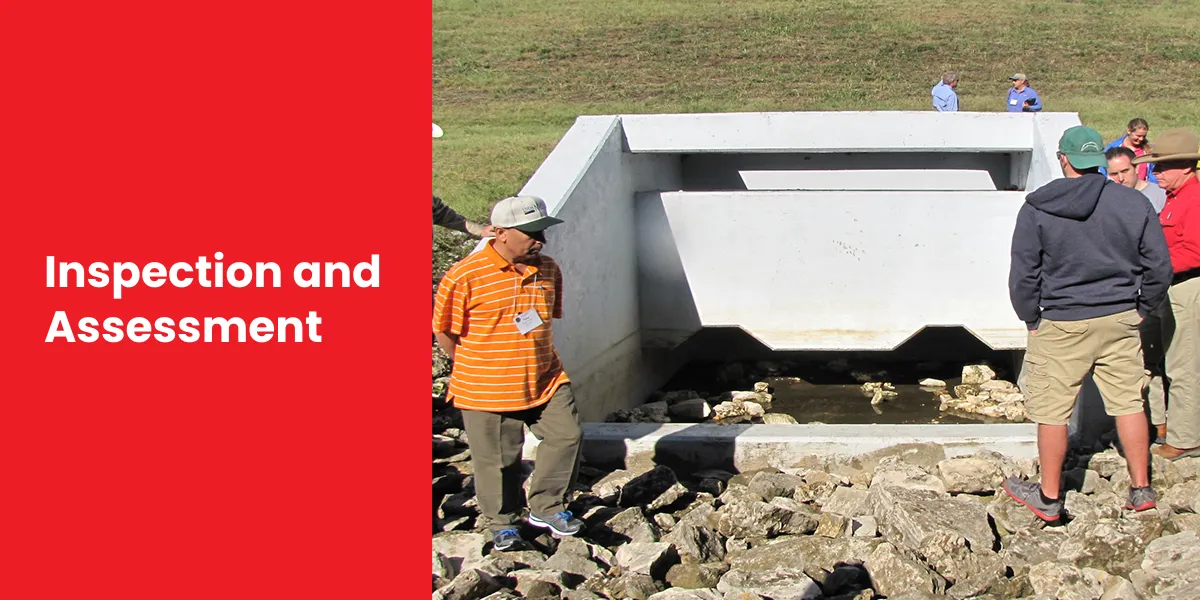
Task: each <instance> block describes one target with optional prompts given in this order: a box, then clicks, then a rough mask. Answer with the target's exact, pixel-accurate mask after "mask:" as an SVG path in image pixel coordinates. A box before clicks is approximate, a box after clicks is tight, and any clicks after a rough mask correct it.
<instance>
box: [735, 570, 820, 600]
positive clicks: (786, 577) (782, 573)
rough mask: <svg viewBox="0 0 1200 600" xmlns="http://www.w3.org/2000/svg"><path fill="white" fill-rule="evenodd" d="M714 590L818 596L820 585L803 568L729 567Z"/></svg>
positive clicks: (805, 599) (782, 598) (792, 599)
mask: <svg viewBox="0 0 1200 600" xmlns="http://www.w3.org/2000/svg"><path fill="white" fill-rule="evenodd" d="M717 590H718V591H720V592H722V593H724V594H726V595H728V594H738V593H746V592H749V593H752V594H759V595H762V596H766V597H768V598H771V600H814V599H816V598H820V597H821V595H822V593H821V586H819V585H817V582H815V581H813V580H812V579H811V578H809V577H808V575H805V574H804V571H802V570H800V569H792V568H780V569H775V570H773V571H743V570H740V569H737V568H732V569H730V570H729V571H728V572H727V573H725V574H724V575H722V576H721V581H720V583H718V584H717Z"/></svg>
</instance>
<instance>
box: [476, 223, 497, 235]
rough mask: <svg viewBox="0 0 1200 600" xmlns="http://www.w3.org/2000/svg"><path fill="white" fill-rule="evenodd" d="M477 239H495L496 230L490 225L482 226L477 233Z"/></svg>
mask: <svg viewBox="0 0 1200 600" xmlns="http://www.w3.org/2000/svg"><path fill="white" fill-rule="evenodd" d="M479 237H496V228H495V227H493V226H491V225H484V226H483V229H482V230H480V232H479Z"/></svg>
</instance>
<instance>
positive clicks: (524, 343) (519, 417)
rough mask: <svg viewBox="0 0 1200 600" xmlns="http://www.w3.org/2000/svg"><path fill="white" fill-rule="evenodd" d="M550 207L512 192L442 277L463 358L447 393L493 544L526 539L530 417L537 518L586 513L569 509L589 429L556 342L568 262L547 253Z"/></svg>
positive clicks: (533, 517) (539, 523) (437, 315)
mask: <svg viewBox="0 0 1200 600" xmlns="http://www.w3.org/2000/svg"><path fill="white" fill-rule="evenodd" d="M561 222H562V221H561V220H559V219H556V218H554V217H551V216H549V214H547V211H546V203H545V202H543V201H542V200H541V199H540V198H535V197H531V196H520V197H514V198H505V199H504V200H501V201H500V202H499V203H497V204H496V206H495V208H493V209H492V225H493V226H495V236H496V237H495V238H494V239H491V240H488V242H487V244H486V246H484V247H483V248H482V249H481V250H480V251H478V252H474V253H472V254H470V255H468V256H467V257H466V258H464V259H462V260H460V261H459V262H457V263H455V264H454V266H452V267H450V270H449V271H447V272H446V276H445V277H444V278H442V281H441V283H440V284H439V285H438V291H437V298H436V301H435V306H434V310H433V332H434V335H435V336H436V337H437V341H438V344H440V345H441V347H442V349H443V350H445V351H446V354H447V355H449V356H450V359H451V360H453V361H454V368H453V370H452V371H451V373H450V386H449V390H448V391H447V398H448V399H450V400H451V401H453V402H454V406H455V407H457V408H459V409H461V410H462V415H463V426H464V428H465V429H466V432H467V443H468V445H469V447H470V450H471V466H472V468H473V470H474V477H475V496H476V498H477V499H478V501H479V510H480V512H481V513H482V514H483V516H484V517H486V518H487V519H488V521H489V523H488V525H489V528H490V529H491V532H492V536H493V542H494V547H495V549H497V550H508V549H511V548H513V547H514V546H517V545H519V544H521V537H520V533H519V532H518V527H519V524H520V516H519V513H520V510H521V506H520V502H521V449H522V446H523V445H524V443H525V426H526V425H528V426H529V428H530V430H532V431H533V434H534V435H535V436H537V437H538V438H540V439H541V444H540V445H539V446H538V449H537V461H536V464H535V467H534V470H533V476H532V481H531V483H530V488H529V509H530V510H529V518H528V522H529V524H531V525H533V526H534V527H540V528H543V529H549V530H550V531H552V532H554V533H555V534H558V535H560V536H571V535H575V534H577V533H579V531H580V530H581V529H582V528H583V523H582V522H580V521H579V520H578V519H576V518H574V517H573V515H572V514H571V512H570V511H568V510H567V509H566V506H565V501H566V495H567V492H568V491H569V490H570V488H571V485H572V484H573V483H574V482H575V478H576V476H577V472H578V468H579V455H580V442H581V439H582V437H583V434H582V429H581V427H580V420H579V413H578V412H577V411H576V409H575V398H574V395H573V394H572V393H571V383H570V380H569V379H567V374H566V371H564V370H563V365H562V361H561V360H560V359H559V357H558V352H557V351H556V350H555V348H554V339H553V336H552V333H551V328H550V321H551V319H561V318H562V291H563V278H562V272H561V271H560V270H559V268H558V264H557V263H556V262H555V261H554V259H552V258H550V257H549V256H545V255H543V254H542V248H543V247H544V245H545V243H546V238H545V236H544V232H545V229H546V228H547V227H550V226H551V225H555V224H557V223H561Z"/></svg>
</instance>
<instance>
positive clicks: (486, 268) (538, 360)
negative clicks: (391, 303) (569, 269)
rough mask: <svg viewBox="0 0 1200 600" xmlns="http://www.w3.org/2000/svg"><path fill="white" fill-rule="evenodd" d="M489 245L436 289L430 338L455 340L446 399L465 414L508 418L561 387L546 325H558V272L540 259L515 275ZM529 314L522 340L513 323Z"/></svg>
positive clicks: (564, 380) (561, 372)
mask: <svg viewBox="0 0 1200 600" xmlns="http://www.w3.org/2000/svg"><path fill="white" fill-rule="evenodd" d="M493 242H494V240H492V241H489V242H488V243H487V244H486V245H485V246H484V247H483V248H482V249H480V250H479V251H478V252H474V253H472V254H471V255H470V256H468V257H466V258H464V259H462V260H460V261H458V262H457V263H455V264H454V266H453V267H450V270H449V271H447V272H446V276H445V277H443V278H442V281H441V283H439V284H438V291H437V298H436V299H435V301H434V307H433V331H434V333H446V334H450V335H456V336H458V347H457V348H456V349H455V354H454V370H453V371H452V372H451V373H450V389H449V390H448V393H447V397H448V398H449V399H451V400H452V401H453V402H454V406H456V407H458V408H461V409H467V410H482V411H488V412H509V411H516V410H524V409H527V408H533V407H535V406H539V405H542V404H545V403H546V402H549V401H550V398H551V397H552V396H554V392H555V391H557V390H558V386H560V385H562V384H564V383H567V382H568V379H567V374H566V372H565V371H564V370H563V366H562V360H560V359H559V357H558V352H557V351H556V350H555V349H554V338H553V334H552V332H551V329H550V321H551V318H554V319H561V318H562V271H560V270H559V268H558V264H557V263H555V262H554V260H553V259H551V258H550V257H548V256H541V257H539V259H538V261H537V263H536V264H533V265H525V272H524V273H518V272H517V270H516V269H515V268H514V267H513V265H512V264H510V263H509V262H508V261H506V260H504V257H502V256H500V253H498V252H496V249H495V248H493V247H492V243H493ZM530 309H535V310H537V313H538V316H540V317H541V319H542V324H541V325H538V326H537V328H535V329H533V330H532V331H530V332H529V333H526V334H524V335H522V334H521V332H520V331H518V330H517V325H516V324H515V323H514V322H513V318H514V317H516V316H517V315H519V314H521V313H524V312H526V311H528V310H530Z"/></svg>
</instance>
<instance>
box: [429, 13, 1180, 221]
mask: <svg viewBox="0 0 1200 600" xmlns="http://www.w3.org/2000/svg"><path fill="white" fill-rule="evenodd" d="M1197 25H1200V2H1195V1H1192V0H1142V1H1135V2H1129V1H1120V0H1074V1H1072V0H923V1H921V2H905V1H901V0H874V1H865V0H837V1H834V0H724V1H717V0H692V1H682V0H603V1H597V0H434V2H433V75H434V78H433V106H434V121H435V122H436V123H438V124H439V125H441V126H442V127H443V128H445V130H446V136H445V137H443V138H442V139H439V140H435V141H434V143H433V165H434V169H433V189H434V193H436V194H438V195H439V196H441V197H442V198H443V199H445V200H446V202H447V203H448V204H450V205H451V206H453V207H455V208H456V209H457V210H459V211H460V212H462V213H463V214H466V215H468V216H470V217H473V218H476V219H481V220H483V219H485V216H486V214H487V210H488V207H489V206H490V205H491V203H493V202H495V201H496V200H499V199H500V198H503V197H505V196H508V195H512V194H514V193H516V192H517V191H518V190H519V189H520V188H521V186H522V185H523V184H524V183H525V182H526V181H527V180H528V179H529V177H530V176H531V175H532V174H533V172H534V171H535V170H536V169H537V167H538V165H539V164H541V162H542V160H544V159H545V157H546V155H547V154H549V152H550V151H551V150H552V149H553V148H554V145H555V144H556V143H557V141H558V139H559V138H560V137H561V136H562V135H563V133H565V132H566V130H567V128H568V127H570V125H571V123H572V122H573V121H574V120H575V117H577V116H578V115H581V114H614V113H663V112H727V111H758V110H929V109H930V102H929V88H930V87H931V86H932V85H933V84H934V83H935V81H936V80H937V79H938V78H939V77H940V76H941V73H942V72H943V71H945V70H950V69H953V70H956V71H958V72H959V73H960V76H961V79H962V81H961V82H960V84H959V90H958V93H959V101H960V104H961V105H962V108H963V110H972V111H1000V110H1003V109H1004V95H1005V93H1006V91H1007V88H1008V87H1009V83H1008V81H1007V77H1008V76H1009V75H1010V74H1012V73H1013V72H1014V71H1024V72H1026V73H1028V74H1029V77H1030V80H1031V83H1032V85H1033V87H1034V88H1035V89H1037V90H1038V93H1039V94H1040V95H1041V96H1042V101H1043V103H1044V104H1045V107H1046V108H1045V110H1047V111H1064V112H1078V113H1079V114H1080V117H1081V118H1082V119H1083V122H1084V123H1085V124H1088V125H1090V126H1092V127H1095V128H1096V129H1098V130H1099V131H1100V133H1101V134H1103V135H1104V136H1105V139H1113V138H1115V137H1116V136H1118V135H1120V134H1122V133H1123V131H1124V125H1125V123H1127V122H1128V121H1129V119H1131V118H1133V117H1139V116H1140V117H1144V118H1146V119H1147V120H1149V122H1150V125H1151V132H1150V133H1151V139H1153V137H1154V132H1155V130H1158V131H1161V130H1163V129H1164V128H1167V127H1171V126H1180V125H1182V126H1190V127H1200V104H1198V103H1197V102H1196V100H1197V96H1198V95H1200V27H1197ZM822 135H825V136H831V137H832V136H836V135H838V132H837V131H827V132H822ZM438 235H439V237H440V238H443V241H442V242H441V245H454V244H453V243H452V242H449V241H446V240H445V239H444V238H445V235H446V234H445V232H439V234H438Z"/></svg>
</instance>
